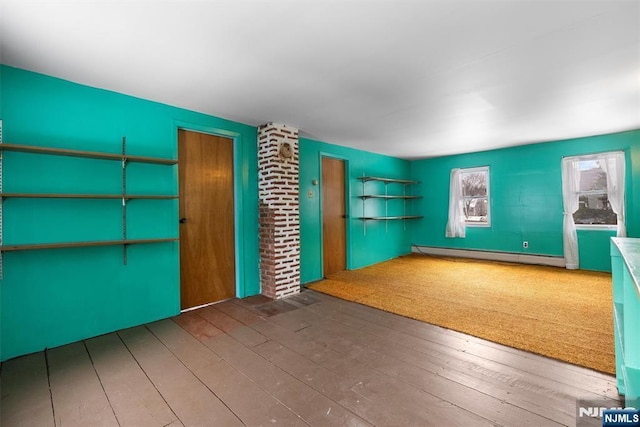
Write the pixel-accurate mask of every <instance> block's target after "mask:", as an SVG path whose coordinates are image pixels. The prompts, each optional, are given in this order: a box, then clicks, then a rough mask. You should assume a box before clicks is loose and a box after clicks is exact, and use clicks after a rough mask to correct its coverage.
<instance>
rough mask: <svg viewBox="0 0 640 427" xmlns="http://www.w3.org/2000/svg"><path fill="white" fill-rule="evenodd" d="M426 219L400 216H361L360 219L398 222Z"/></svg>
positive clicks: (416, 216) (419, 216) (417, 216)
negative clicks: (401, 220) (400, 220)
mask: <svg viewBox="0 0 640 427" xmlns="http://www.w3.org/2000/svg"><path fill="white" fill-rule="evenodd" d="M420 218H424V217H423V216H421V215H400V216H361V217H359V218H358V219H361V220H363V221H369V220H371V221H373V220H376V221H378V220H398V219H420Z"/></svg>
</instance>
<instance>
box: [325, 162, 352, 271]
mask: <svg viewBox="0 0 640 427" xmlns="http://www.w3.org/2000/svg"><path fill="white" fill-rule="evenodd" d="M345 169H346V168H345V162H344V160H340V159H334V158H331V157H323V158H322V248H323V250H322V253H323V256H322V258H323V259H322V267H323V274H324V276H325V277H327V276H328V275H329V274H332V273H336V272H338V271H343V270H346V268H347V227H346V223H347V210H346V197H345V194H346V191H345Z"/></svg>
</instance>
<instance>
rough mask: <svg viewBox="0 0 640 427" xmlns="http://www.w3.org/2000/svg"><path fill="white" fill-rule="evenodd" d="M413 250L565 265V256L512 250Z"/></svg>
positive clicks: (416, 250) (425, 248) (524, 262)
mask: <svg viewBox="0 0 640 427" xmlns="http://www.w3.org/2000/svg"><path fill="white" fill-rule="evenodd" d="M411 252H413V253H417V254H419V253H422V254H427V255H438V256H451V257H459V258H475V259H483V260H489V261H505V262H517V263H521V264H539V265H549V266H553V267H564V266H565V264H564V258H563V257H557V256H547V255H529V254H518V253H512V252H491V251H480V250H469V249H448V248H438V247H434V246H419V245H412V246H411Z"/></svg>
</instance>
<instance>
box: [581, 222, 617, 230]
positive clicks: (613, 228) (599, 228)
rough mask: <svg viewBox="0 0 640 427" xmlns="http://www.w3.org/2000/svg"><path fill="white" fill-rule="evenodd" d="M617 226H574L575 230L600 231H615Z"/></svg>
mask: <svg viewBox="0 0 640 427" xmlns="http://www.w3.org/2000/svg"><path fill="white" fill-rule="evenodd" d="M617 229H618V226H617V225H603V224H576V230H594V231H595V230H601V231H616V230H617Z"/></svg>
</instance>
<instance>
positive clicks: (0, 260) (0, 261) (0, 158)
mask: <svg viewBox="0 0 640 427" xmlns="http://www.w3.org/2000/svg"><path fill="white" fill-rule="evenodd" d="M0 144H2V120H1V119H0ZM3 160H4V150H3V151H2V153H0V193H2V162H3ZM3 202H4V197H0V246H2V224H3V223H4V221H3V220H2V219H3V218H2V203H3ZM3 264H4V260H3V257H2V252H0V280H2V277H3V275H2V270H3Z"/></svg>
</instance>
